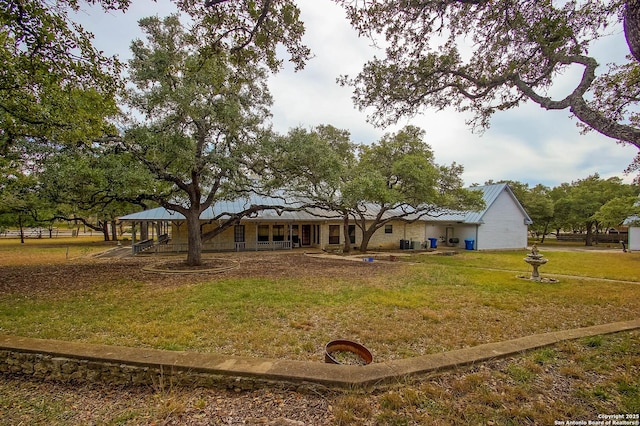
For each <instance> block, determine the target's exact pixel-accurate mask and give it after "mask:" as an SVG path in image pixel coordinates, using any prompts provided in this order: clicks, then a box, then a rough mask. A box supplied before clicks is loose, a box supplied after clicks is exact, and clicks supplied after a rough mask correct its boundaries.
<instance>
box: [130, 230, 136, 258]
mask: <svg viewBox="0 0 640 426" xmlns="http://www.w3.org/2000/svg"><path fill="white" fill-rule="evenodd" d="M131 254H136V223H135V222H131Z"/></svg>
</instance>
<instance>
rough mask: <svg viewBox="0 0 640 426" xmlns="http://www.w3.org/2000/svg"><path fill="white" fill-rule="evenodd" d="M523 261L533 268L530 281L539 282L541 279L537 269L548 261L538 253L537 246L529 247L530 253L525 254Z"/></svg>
mask: <svg viewBox="0 0 640 426" xmlns="http://www.w3.org/2000/svg"><path fill="white" fill-rule="evenodd" d="M524 261H525V262H527V263H528V264H529V265H531V266H532V267H533V271H531V278H529V279H530V280H531V281H536V282H540V281H542V278H540V273H539V272H538V268H539V267H540V266H541V265H544V264H545V263H547V262H548V261H549V259H545V258H544V256H542V255H541V254H540V252H539V251H538V246H536V245H535V244H534V245H533V247H531V253H528V254H527V257H525V258H524Z"/></svg>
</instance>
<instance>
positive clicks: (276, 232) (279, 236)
mask: <svg viewBox="0 0 640 426" xmlns="http://www.w3.org/2000/svg"><path fill="white" fill-rule="evenodd" d="M273 241H284V225H273Z"/></svg>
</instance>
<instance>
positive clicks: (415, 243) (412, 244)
mask: <svg viewBox="0 0 640 426" xmlns="http://www.w3.org/2000/svg"><path fill="white" fill-rule="evenodd" d="M409 244H410V247H411V250H415V249H417V248H419V247H420V243H419V242H418V241H411V242H410V243H409Z"/></svg>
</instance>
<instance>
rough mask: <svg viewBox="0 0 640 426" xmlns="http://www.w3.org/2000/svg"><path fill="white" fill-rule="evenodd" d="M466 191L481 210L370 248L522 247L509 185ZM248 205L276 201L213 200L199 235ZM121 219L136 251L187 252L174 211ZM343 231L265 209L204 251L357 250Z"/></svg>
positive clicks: (386, 236)
mask: <svg viewBox="0 0 640 426" xmlns="http://www.w3.org/2000/svg"><path fill="white" fill-rule="evenodd" d="M471 189H473V190H477V191H482V194H483V198H484V201H485V208H484V209H483V210H482V211H477V212H469V213H457V214H442V215H436V214H434V215H431V216H423V217H421V218H419V219H417V220H415V221H403V220H394V221H390V222H389V223H387V224H386V225H385V226H383V227H382V228H381V229H379V230H378V231H376V233H375V234H374V235H373V237H372V238H371V240H370V242H369V250H377V249H394V248H395V249H397V248H420V247H434V246H437V247H442V246H445V247H458V248H465V249H469V250H471V249H473V250H500V249H520V248H525V247H526V246H527V226H528V225H529V224H531V223H532V221H531V218H530V217H529V215H528V214H527V212H526V211H525V210H524V208H523V207H522V205H521V204H520V202H519V201H518V200H517V199H516V197H515V195H514V194H513V192H512V191H511V189H510V188H509V186H508V185H507V184H496V185H487V186H480V187H473V188H471ZM252 204H259V205H277V204H279V202H278V200H275V199H266V198H264V197H253V198H250V199H241V200H236V201H232V202H231V201H224V202H218V203H216V204H215V205H214V206H213V207H212V208H209V209H207V210H206V211H205V212H203V213H202V215H201V216H200V220H201V223H202V230H203V232H207V231H208V230H210V229H212V227H215V226H217V223H216V219H215V218H216V217H219V216H220V215H221V214H224V213H225V212H226V213H233V212H239V211H243V210H245V209H246V208H247V207H249V206H250V205H252ZM223 217H224V216H223ZM120 220H121V221H125V222H130V223H132V224H133V229H134V232H133V235H134V247H135V246H138V247H141V246H140V244H141V243H142V245H146V246H150V245H152V244H153V241H154V240H155V241H156V242H157V241H158V240H159V241H161V242H163V243H165V244H162V246H157V249H159V250H160V251H186V247H187V235H186V232H187V226H186V223H185V219H184V217H183V216H182V215H181V214H179V213H177V212H174V211H170V210H167V209H165V208H161V207H160V208H156V209H151V210H147V211H143V212H139V213H134V214H130V215H127V216H123V217H121V218H120ZM343 229H344V228H343V224H342V219H341V218H340V217H339V216H338V215H332V214H330V213H327V212H324V213H320V212H319V211H315V212H309V211H278V210H273V209H268V210H263V211H260V212H258V213H256V214H254V215H252V216H250V217H246V218H243V219H242V220H241V221H240V223H239V224H237V225H235V226H233V227H230V228H229V229H227V230H225V231H224V232H222V233H221V234H220V235H218V236H216V237H215V238H213V239H212V240H210V241H207V242H206V243H205V244H204V247H203V248H204V250H210V251H243V250H286V249H292V248H294V247H310V248H317V249H320V250H331V249H334V248H339V247H340V246H341V245H342V244H343V243H344V241H345V238H349V240H350V242H351V244H352V246H353V247H355V248H357V247H358V245H359V244H358V242H359V241H361V235H362V233H361V232H360V230H359V228H358V227H357V226H356V225H355V222H353V221H352V222H351V223H350V224H349V231H348V235H346V236H345V235H344V231H343ZM138 230H141V232H140V235H141V238H140V239H138V238H137V231H138ZM149 230H151V232H149ZM149 237H150V238H149ZM140 240H142V241H140ZM142 248H144V247H142ZM134 250H135V249H134Z"/></svg>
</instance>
